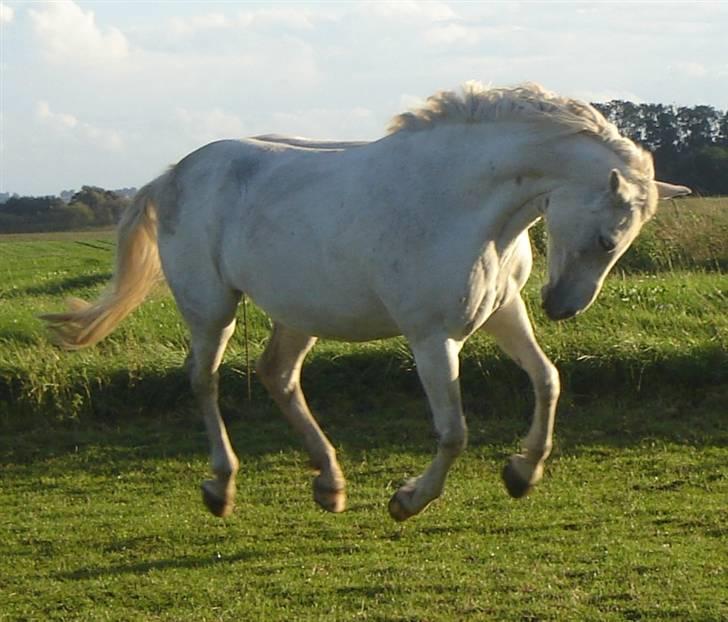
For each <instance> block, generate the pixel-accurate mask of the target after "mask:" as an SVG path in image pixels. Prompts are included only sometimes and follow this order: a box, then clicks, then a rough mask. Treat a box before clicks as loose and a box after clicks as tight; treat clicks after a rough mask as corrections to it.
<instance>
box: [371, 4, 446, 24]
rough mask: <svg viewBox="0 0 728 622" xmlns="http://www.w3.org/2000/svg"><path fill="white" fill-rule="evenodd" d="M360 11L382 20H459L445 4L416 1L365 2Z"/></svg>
mask: <svg viewBox="0 0 728 622" xmlns="http://www.w3.org/2000/svg"><path fill="white" fill-rule="evenodd" d="M359 10H360V11H361V12H363V13H365V14H367V15H371V16H373V17H378V18H382V19H413V18H414V19H424V20H426V21H433V22H435V21H443V20H448V19H455V18H457V16H458V15H457V13H455V11H453V10H452V8H451V7H450V6H448V5H447V4H445V3H444V2H435V1H432V2H417V1H416V0H392V1H389V2H365V3H363V4H361V5H360V7H359Z"/></svg>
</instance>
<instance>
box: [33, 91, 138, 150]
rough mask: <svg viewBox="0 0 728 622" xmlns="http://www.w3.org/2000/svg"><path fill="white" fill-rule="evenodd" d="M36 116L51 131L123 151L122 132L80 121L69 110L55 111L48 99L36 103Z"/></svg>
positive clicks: (94, 144)
mask: <svg viewBox="0 0 728 622" xmlns="http://www.w3.org/2000/svg"><path fill="white" fill-rule="evenodd" d="M35 117H36V119H37V120H38V121H40V122H41V123H42V124H43V125H45V126H46V127H48V128H49V129H50V130H51V131H54V132H56V133H57V134H59V135H61V136H62V137H65V138H68V139H70V140H72V141H75V142H80V143H83V144H87V145H92V146H95V147H100V148H101V149H103V150H105V151H121V150H122V149H123V147H124V140H123V138H122V136H121V134H120V132H118V131H116V130H112V129H108V128H101V127H97V126H95V125H92V124H90V123H86V122H84V121H80V120H79V119H78V118H77V117H76V116H74V115H72V114H69V113H67V112H54V111H53V110H51V107H50V104H49V103H48V102H46V101H38V102H37V103H36V105H35Z"/></svg>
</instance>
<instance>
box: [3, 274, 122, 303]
mask: <svg viewBox="0 0 728 622" xmlns="http://www.w3.org/2000/svg"><path fill="white" fill-rule="evenodd" d="M110 278H111V273H110V272H105V273H102V274H85V275H81V276H74V277H71V278H68V279H62V280H60V281H50V282H48V283H43V285H34V286H33V287H24V288H18V289H11V290H8V291H6V292H3V298H6V299H14V298H21V299H22V298H27V297H28V296H58V295H60V294H63V293H66V292H71V291H73V290H77V289H83V288H87V287H93V286H95V285H98V284H99V283H106V282H108V281H109V279H110ZM43 311H44V310H43V309H39V310H38V313H42V312H43Z"/></svg>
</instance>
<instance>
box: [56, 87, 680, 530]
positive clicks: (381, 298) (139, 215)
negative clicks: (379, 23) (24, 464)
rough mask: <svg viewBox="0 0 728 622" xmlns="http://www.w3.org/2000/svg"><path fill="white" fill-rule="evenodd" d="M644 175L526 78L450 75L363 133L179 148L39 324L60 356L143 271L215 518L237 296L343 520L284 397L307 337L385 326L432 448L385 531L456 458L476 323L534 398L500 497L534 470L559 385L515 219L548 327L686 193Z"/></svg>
mask: <svg viewBox="0 0 728 622" xmlns="http://www.w3.org/2000/svg"><path fill="white" fill-rule="evenodd" d="M653 176H654V173H653V165H652V157H651V156H650V155H649V154H648V153H647V152H645V151H643V150H642V149H641V148H639V147H637V146H636V145H635V144H634V143H632V142H631V141H629V140H627V139H626V138H623V137H621V136H620V135H619V134H618V132H617V130H616V128H615V127H614V126H613V125H612V124H611V123H609V122H607V121H606V120H605V119H604V117H603V116H602V115H601V114H600V113H599V112H597V111H596V110H595V109H594V108H592V107H591V106H589V105H588V104H586V103H582V102H579V101H576V100H572V99H567V98H563V97H559V96H557V95H554V94H552V93H549V92H547V91H545V90H543V89H542V88H541V87H539V86H536V85H525V86H522V87H518V88H514V89H486V88H484V87H482V86H480V85H478V84H477V83H468V84H467V85H465V87H464V89H463V91H462V93H461V94H456V93H453V92H441V93H438V94H436V95H434V96H432V97H431V98H430V99H429V100H428V101H427V103H426V104H425V105H424V106H423V107H422V108H421V109H419V110H416V111H413V112H409V113H405V114H402V115H399V116H397V117H395V119H394V121H393V123H392V125H391V127H390V131H389V133H388V135H387V136H385V137H384V138H382V139H380V140H378V141H375V142H372V143H356V142H353V143H338V142H335V141H308V140H306V139H287V138H284V137H276V136H267V137H266V136H263V137H259V138H258V139H249V140H223V141H219V142H215V143H212V144H209V145H207V146H205V147H202V148H201V149H199V150H197V151H195V152H193V153H191V154H190V155H188V156H187V157H185V158H184V159H183V160H181V161H180V162H179V163H178V164H177V165H175V166H174V167H172V168H171V169H170V170H169V171H168V172H167V173H165V174H163V175H162V176H160V177H159V178H157V179H156V180H154V181H153V182H151V183H150V184H148V185H147V186H145V187H144V188H142V189H141V190H140V191H139V193H138V194H137V196H136V198H135V201H134V203H133V205H132V206H131V207H130V208H129V209H128V210H127V211H126V212H125V213H124V215H123V218H122V221H121V223H120V225H119V231H118V248H117V257H116V270H115V275H114V279H113V281H112V283H111V286H110V288H109V290H108V291H107V292H106V294H104V295H103V296H102V297H101V298H100V299H99V300H98V301H97V302H95V303H93V304H88V303H84V302H83V301H78V300H74V301H72V302H71V307H72V308H71V310H70V311H69V312H67V313H57V314H50V315H46V316H44V317H45V319H46V320H47V321H48V322H49V325H50V328H51V329H52V332H53V334H54V337H55V339H56V341H57V342H58V343H59V344H60V345H62V346H63V347H66V348H69V349H74V348H80V347H84V346H88V345H90V344H93V343H95V342H97V341H99V340H100V339H102V338H103V337H105V336H106V335H107V334H108V333H110V332H111V331H112V330H113V329H114V327H115V326H116V325H117V324H118V323H119V322H120V321H121V320H122V319H123V318H124V316H126V315H127V314H128V313H129V312H130V311H132V310H133V309H134V308H135V307H136V306H137V305H139V304H140V303H141V302H142V301H143V299H144V298H145V296H146V295H147V293H148V292H149V290H150V289H151V287H152V286H153V284H154V283H155V282H157V280H158V278H159V277H160V276H161V274H162V272H163V274H164V277H166V280H167V282H168V283H169V286H170V288H171V290H172V293H173V294H174V297H175V299H176V301H177V305H178V307H179V309H180V311H181V313H182V315H183V316H184V319H185V321H186V322H187V324H188V326H189V329H190V331H191V352H190V356H189V359H188V362H189V371H190V377H191V383H192V387H193V390H194V393H195V395H196V397H197V400H198V401H199V405H200V408H201V410H202V413H203V416H204V421H205V424H206V428H207V432H208V436H209V440H210V447H211V466H212V471H213V472H214V475H215V477H214V479H212V480H209V481H206V482H204V483H203V485H202V490H203V499H204V501H205V503H206V505H207V507H208V508H209V510H210V511H211V512H212V513H213V514H215V515H217V516H224V515H226V514H228V513H229V512H230V511H231V509H232V506H233V498H234V494H235V475H236V472H237V470H238V459H237V457H236V455H235V453H234V452H233V449H232V447H231V445H230V441H229V439H228V435H227V432H226V430H225V426H224V424H223V421H222V419H221V417H220V412H219V409H218V403H217V391H218V381H217V378H218V374H217V370H218V366H219V365H220V361H221V359H222V356H223V351H224V349H225V345H226V343H227V341H228V339H229V338H230V336H231V335H232V333H233V330H234V327H235V313H236V307H237V305H238V302H239V300H240V298H241V295H242V294H243V293H244V294H246V295H248V296H250V298H251V299H253V300H254V301H255V302H256V303H257V304H258V305H259V306H260V307H261V308H262V309H264V310H265V311H266V312H267V313H268V314H269V315H270V316H271V318H272V319H273V321H274V328H273V333H272V335H271V338H270V341H269V342H268V345H267V347H266V349H265V351H264V353H263V355H262V356H261V358H260V360H259V361H258V363H257V372H258V375H259V377H260V379H261V380H262V382H263V384H264V385H265V386H266V387H267V389H268V390H269V392H270V394H271V395H272V397H273V399H274V400H275V401H276V402H277V403H278V405H279V406H280V408H281V410H282V411H283V413H284V414H285V415H286V417H287V419H288V420H289V421H290V423H291V424H292V426H293V427H294V428H295V429H296V431H297V432H298V433H299V434H300V435H301V436H302V437H303V441H304V443H305V446H306V448H307V450H308V452H309V454H310V456H311V461H312V463H313V465H314V467H315V468H316V469H318V471H319V474H318V475H317V476H316V477H315V479H314V482H313V489H314V499H315V500H316V501H317V502H318V503H319V504H320V505H321V506H323V507H324V508H325V509H327V510H330V511H332V512H339V511H342V510H343V509H344V506H345V480H344V476H343V474H342V471H341V468H340V467H339V464H338V461H337V457H336V452H335V450H334V448H333V446H332V445H331V443H330V442H329V440H328V439H327V438H326V436H325V435H324V434H323V433H322V431H321V430H320V428H319V426H318V425H317V423H316V421H315V420H314V418H313V416H312V415H311V413H310V411H309V408H308V406H307V404H306V400H305V398H304V395H303V392H302V390H301V385H300V373H301V366H302V364H303V360H304V358H305V356H306V353H307V352H308V351H309V350H310V349H311V347H312V346H313V345H314V343H315V341H316V339H317V338H318V337H324V338H329V339H339V340H347V341H367V340H372V339H383V338H387V337H393V336H395V335H404V336H405V337H406V339H407V340H408V342H409V345H410V347H411V348H412V352H413V354H414V358H415V361H416V365H417V372H418V374H419V376H420V379H421V381H422V385H423V387H424V390H425V393H426V394H427V398H428V400H429V403H430V406H431V410H432V414H433V418H434V425H435V428H436V431H437V433H438V435H439V444H438V448H437V453H436V455H435V458H434V460H433V461H432V463H431V464H430V465H429V467H428V468H427V469H426V470H425V472H424V473H423V474H422V475H420V476H419V477H417V478H415V479H412V480H410V481H408V482H406V483H405V484H404V485H403V486H401V487H400V488H399V490H397V492H396V493H395V494H394V496H393V497H392V499H391V501H390V503H389V512H390V514H391V515H392V517H393V518H394V519H396V520H404V519H406V518H408V517H410V516H413V515H414V514H417V513H418V512H420V511H422V510H423V509H424V508H425V507H426V506H427V505H428V504H429V503H430V502H431V501H432V500H434V499H435V498H437V497H438V496H439V495H440V494H441V493H442V491H443V488H444V484H445V479H446V476H447V473H448V470H449V469H450V467H451V465H452V464H453V462H454V460H455V458H456V457H457V456H458V454H460V452H461V451H462V450H463V448H464V447H465V443H466V424H465V420H464V418H463V413H462V408H461V401H460V385H459V370H458V365H459V361H458V355H459V352H460V349H461V348H462V346H463V343H464V342H465V340H466V339H467V338H468V337H470V335H472V334H473V333H474V332H475V331H477V330H479V329H484V330H485V331H487V332H488V333H490V334H491V335H493V337H494V338H495V339H496V341H497V342H498V344H499V345H500V346H501V347H502V348H503V350H504V351H505V352H506V353H507V354H508V355H510V356H511V357H512V358H513V359H514V360H515V361H516V362H517V363H518V364H519V365H520V366H521V367H523V369H524V370H525V371H526V372H527V373H528V375H529V377H530V379H531V381H532V383H533V388H534V392H535V410H534V415H533V421H532V424H531V427H530V430H529V432H528V434H527V435H526V437H525V438H524V439H523V441H522V451H521V452H520V453H518V454H516V455H513V456H512V457H511V458H510V460H509V462H508V463H507V464H506V466H505V468H504V470H503V478H504V480H505V484H506V487H507V489H508V492H509V493H510V494H511V495H512V496H514V497H520V496H522V495H524V494H525V493H526V492H527V491H528V490H529V489H530V488H531V487H532V486H533V485H534V484H536V483H537V482H538V481H539V480H540V479H541V477H542V474H543V465H544V461H545V460H546V458H547V457H548V455H549V452H550V450H551V437H552V432H553V426H554V415H555V409H556V401H557V398H558V395H559V376H558V373H557V371H556V369H555V367H554V365H553V364H552V363H551V362H550V361H549V359H548V358H547V357H546V355H545V354H544V353H543V352H542V351H541V348H540V347H539V345H538V343H537V342H536V340H535V338H534V335H533V330H532V327H531V323H530V320H529V317H528V315H527V312H526V307H525V305H524V303H523V300H522V298H521V295H520V290H521V288H522V287H523V285H524V283H525V282H526V280H527V278H528V276H529V273H530V270H531V252H530V245H529V242H528V234H527V229H528V227H529V226H530V225H532V224H533V223H534V222H535V221H536V220H538V219H539V218H540V217H544V218H545V220H546V223H547V229H548V233H549V239H550V242H549V251H548V275H549V280H548V284H547V285H546V286H545V287H544V288H543V304H544V307H545V310H546V313H547V314H548V316H549V317H550V318H552V319H564V318H568V317H571V316H573V315H575V314H577V313H579V312H581V311H583V310H584V309H586V308H587V307H588V306H589V305H590V304H591V303H592V301H593V300H594V299H595V298H596V296H597V294H598V293H599V290H600V288H601V286H602V282H603V280H604V278H605V276H606V274H607V273H608V272H609V270H610V268H611V267H612V266H613V265H614V263H615V262H616V261H617V259H618V258H619V257H620V255H622V254H623V253H624V252H625V250H626V249H627V247H628V246H629V245H630V243H631V242H632V240H634V238H635V236H636V235H637V233H638V232H639V230H640V228H641V227H642V225H643V224H644V223H645V222H646V221H647V220H648V219H649V218H650V217H651V216H652V215H653V213H654V212H655V209H656V204H657V199H658V197H673V196H678V195H681V194H686V193H689V190H688V189H687V188H685V187H683V186H673V185H670V184H665V183H662V182H656V181H654V179H653Z"/></svg>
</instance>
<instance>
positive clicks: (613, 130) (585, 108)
mask: <svg viewBox="0 0 728 622" xmlns="http://www.w3.org/2000/svg"><path fill="white" fill-rule="evenodd" d="M513 120H526V121H530V122H533V123H536V124H544V125H545V124H549V125H551V126H554V125H556V126H559V127H562V128H564V129H565V130H566V132H567V133H574V134H576V133H580V132H586V133H589V134H591V135H592V136H594V137H595V138H597V139H598V140H600V141H601V142H603V143H604V144H605V145H607V146H609V147H610V148H611V149H612V150H613V151H614V152H615V153H616V154H617V155H619V156H620V157H621V158H622V159H623V160H625V162H627V163H628V164H629V165H630V168H631V169H632V173H633V174H635V175H636V176H638V177H646V178H647V179H652V176H653V175H654V170H653V165H652V158H651V157H649V154H648V153H647V152H646V151H644V150H643V149H642V148H640V147H638V146H637V145H635V144H634V143H633V142H632V141H631V140H629V139H628V138H625V137H623V136H621V135H620V133H619V130H618V129H617V127H616V126H615V125H614V124H613V123H610V122H609V121H607V119H605V118H604V115H602V113H601V112H599V111H598V110H597V109H596V108H594V106H592V105H590V104H588V103H586V102H583V101H580V100H578V99H571V98H568V97H562V96H560V95H556V94H555V93H552V92H551V91H547V90H546V89H544V88H543V87H542V86H540V85H538V84H534V83H526V84H522V85H520V86H517V87H513V88H488V87H486V86H484V85H483V84H481V83H480V82H476V81H470V82H466V83H465V84H464V85H463V87H462V93H456V92H454V91H439V92H438V93H435V94H434V95H432V96H430V97H428V98H427V101H426V102H425V103H424V105H423V106H421V107H420V108H418V109H416V110H411V111H410V112H404V113H402V114H399V115H397V116H396V117H394V118H393V119H392V121H391V123H390V125H389V128H388V132H389V134H395V133H397V132H416V131H420V130H424V129H428V128H431V127H433V126H435V125H439V124H442V123H487V122H496V121H513Z"/></svg>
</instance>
